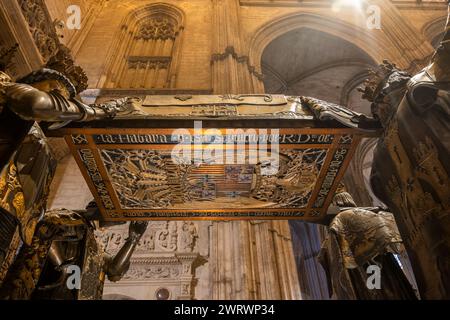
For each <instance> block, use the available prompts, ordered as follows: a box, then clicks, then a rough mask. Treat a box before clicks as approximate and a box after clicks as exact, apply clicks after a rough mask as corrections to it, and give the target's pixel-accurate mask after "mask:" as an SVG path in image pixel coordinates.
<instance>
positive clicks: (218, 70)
mask: <svg viewBox="0 0 450 320" xmlns="http://www.w3.org/2000/svg"><path fill="white" fill-rule="evenodd" d="M239 9H240V8H239V0H213V25H214V27H215V30H214V33H215V34H214V38H213V39H214V40H213V54H212V56H211V67H212V87H213V91H214V93H235V94H238V93H263V92H264V84H263V82H262V74H260V73H258V72H257V71H256V70H255V68H254V67H253V66H251V65H250V64H249V59H248V56H245V55H243V54H242V52H244V45H243V43H242V37H241V34H240V30H241V28H240V22H239Z"/></svg>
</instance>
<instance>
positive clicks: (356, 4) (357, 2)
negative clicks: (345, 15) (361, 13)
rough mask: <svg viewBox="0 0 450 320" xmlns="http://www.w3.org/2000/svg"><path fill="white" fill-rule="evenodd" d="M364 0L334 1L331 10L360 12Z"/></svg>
mask: <svg viewBox="0 0 450 320" xmlns="http://www.w3.org/2000/svg"><path fill="white" fill-rule="evenodd" d="M363 2H364V0H336V1H334V2H333V6H332V9H333V11H335V12H339V11H340V10H341V9H343V8H356V9H358V10H362V8H363V6H362V4H363Z"/></svg>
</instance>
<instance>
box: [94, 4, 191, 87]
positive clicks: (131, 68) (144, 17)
mask: <svg viewBox="0 0 450 320" xmlns="http://www.w3.org/2000/svg"><path fill="white" fill-rule="evenodd" d="M184 21H185V15H184V12H183V11H182V10H181V9H179V8H178V7H176V6H173V5H171V4H166V3H153V4H148V5H145V6H142V7H140V8H138V9H135V10H133V11H132V12H130V13H129V14H128V15H127V16H126V17H125V18H124V20H123V22H122V23H121V26H120V29H119V30H118V32H117V34H118V36H117V37H116V39H115V41H114V42H113V44H112V46H111V49H110V52H109V54H108V59H107V63H106V68H105V82H104V84H103V87H106V88H127V89H133V88H173V87H175V85H176V76H177V73H178V65H179V60H180V46H181V42H182V32H183V30H184Z"/></svg>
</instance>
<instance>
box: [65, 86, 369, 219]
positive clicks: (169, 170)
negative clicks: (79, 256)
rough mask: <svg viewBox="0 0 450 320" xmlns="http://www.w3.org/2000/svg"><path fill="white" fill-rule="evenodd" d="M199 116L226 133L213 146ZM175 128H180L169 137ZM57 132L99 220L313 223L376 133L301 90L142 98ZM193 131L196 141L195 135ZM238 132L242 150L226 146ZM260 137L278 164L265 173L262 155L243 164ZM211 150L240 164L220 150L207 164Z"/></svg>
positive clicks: (340, 109) (345, 111) (354, 116)
mask: <svg viewBox="0 0 450 320" xmlns="http://www.w3.org/2000/svg"><path fill="white" fill-rule="evenodd" d="M196 121H201V127H202V129H207V128H215V129H218V132H220V134H221V137H222V138H220V139H223V140H220V139H219V140H216V142H215V143H211V140H208V139H211V136H212V134H211V133H209V134H208V133H205V131H204V130H202V131H196V130H195V129H194V124H195V122H196ZM199 123H200V122H197V125H198V124H199ZM361 123H362V124H363V125H366V124H367V123H368V127H366V128H365V129H362V128H361ZM374 124H375V125H374ZM232 128H235V129H236V128H241V129H245V130H246V132H247V133H246V136H245V135H244V136H242V135H239V134H236V132H237V131H230V130H228V131H227V129H232ZM177 129H178V130H184V131H182V132H184V133H183V134H179V133H177V134H176V135H177V136H179V138H174V136H172V134H173V133H174V131H175V130H177ZM175 132H176V131H175ZM58 133H59V134H64V136H65V139H66V142H67V143H68V145H69V147H70V149H71V151H72V154H73V155H74V157H75V159H76V161H77V163H78V165H79V167H80V170H81V172H82V174H83V175H84V177H85V179H86V181H87V183H88V185H89V188H90V190H91V191H92V193H93V195H94V197H95V199H96V202H97V204H98V206H99V208H100V211H101V213H102V215H103V217H104V218H105V219H106V220H167V219H197V220H201V219H205V220H217V219H222V220H230V219H303V220H307V221H316V222H320V220H322V219H323V217H324V215H325V214H326V212H327V208H328V206H329V204H330V202H331V200H332V196H333V194H334V192H335V190H336V188H337V185H338V183H339V181H340V180H341V178H342V176H343V174H344V172H345V169H346V167H347V166H348V163H349V161H350V160H351V157H352V155H353V152H354V150H355V148H356V147H357V145H358V143H359V141H360V139H361V138H362V137H367V136H375V135H377V124H376V123H375V122H374V121H371V119H369V118H367V117H365V116H364V115H360V114H357V113H355V112H353V111H351V110H348V109H345V108H344V107H341V106H338V105H334V104H329V103H326V102H323V101H320V100H317V99H313V98H306V97H285V96H280V95H278V96H272V95H225V96H148V97H146V98H145V99H135V100H134V101H132V102H130V104H129V106H128V107H127V108H124V109H123V110H120V111H119V112H118V113H117V114H116V115H114V117H111V118H110V119H103V120H96V121H91V122H85V123H73V124H71V125H70V126H68V127H66V128H63V129H59V130H58ZM200 135H201V139H206V140H203V144H200V143H199V140H195V137H196V136H200ZM242 137H244V138H243V139H244V140H240V141H241V142H242V143H244V144H245V145H246V150H247V151H242V150H241V151H239V152H241V153H239V152H238V151H236V145H234V144H233V146H230V145H227V142H226V141H228V142H229V141H233V143H234V142H235V141H237V140H230V139H241V138H242ZM177 139H178V140H177ZM189 139H192V140H189ZM213 139H215V138H213ZM227 139H228V140H227ZM255 139H256V140H255ZM258 139H259V140H258ZM261 139H262V140H261ZM264 139H268V141H269V143H268V144H267V146H266V147H263V148H265V150H269V152H267V153H266V156H267V154H269V156H268V158H266V160H267V159H269V158H270V159H274V158H273V157H275V156H276V158H277V159H278V162H276V163H277V170H276V171H274V172H272V173H265V174H263V173H262V172H263V171H264V170H265V168H264V166H263V165H262V163H263V162H264V161H262V160H261V159H259V160H258V161H256V163H255V161H253V162H252V161H250V160H249V159H250V151H248V150H250V149H251V150H256V148H259V149H260V145H257V143H262V141H263V140H264ZM274 142H276V143H274ZM205 144H206V146H205ZM177 145H178V146H184V147H186V148H190V149H189V150H190V151H189V155H193V158H192V163H190V162H189V164H187V165H186V164H180V163H179V162H178V161H179V160H176V159H177V158H176V157H175V158H174V157H173V155H172V150H173V148H174V147H175V146H177ZM219 145H220V147H219ZM272 145H277V146H278V149H276V147H274V149H271V147H272ZM211 147H212V148H213V149H214V148H216V149H220V150H222V152H223V154H227V151H228V150H232V151H230V152H231V153H233V152H235V153H234V154H233V157H235V158H233V159H236V158H237V157H238V155H237V154H241V156H242V157H243V158H242V159H244V164H237V163H234V162H233V161H231V162H229V161H227V160H229V159H228V158H226V157H221V159H222V160H224V161H223V162H219V163H212V164H211V163H210V162H209V161H211V159H213V158H212V157H211V153H205V152H206V151H205V150H208V148H211ZM195 150H201V151H198V152H199V153H195V152H196V151H195ZM180 154H181V153H180ZM198 154H200V157H201V159H203V160H205V159H206V160H205V162H203V163H202V164H194V163H193V162H194V161H196V160H195V159H197V160H198V157H199V156H198ZM205 154H206V155H205ZM216 155H217V153H216ZM219 155H220V152H219ZM258 156H259V154H258ZM195 157H197V158H195ZM271 157H272V158H271ZM174 159H175V160H174Z"/></svg>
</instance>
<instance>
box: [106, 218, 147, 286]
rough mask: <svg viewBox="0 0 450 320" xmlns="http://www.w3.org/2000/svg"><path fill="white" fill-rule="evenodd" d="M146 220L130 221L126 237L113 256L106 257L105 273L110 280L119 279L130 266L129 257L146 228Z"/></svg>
mask: <svg viewBox="0 0 450 320" xmlns="http://www.w3.org/2000/svg"><path fill="white" fill-rule="evenodd" d="M147 224H148V223H147V221H132V222H130V227H129V231H128V238H127V240H126V242H125V243H124V245H123V246H122V248H120V250H119V252H117V254H116V255H115V256H114V257H108V258H107V259H106V263H105V269H104V270H105V273H106V274H107V276H108V279H109V280H110V281H114V282H116V281H119V280H120V279H121V278H122V277H123V275H124V274H125V273H126V272H127V271H128V268H129V267H130V258H131V255H132V254H133V252H134V250H135V249H136V246H137V244H138V243H139V240H140V239H141V237H142V235H143V234H144V232H145V230H146V229H147Z"/></svg>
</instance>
